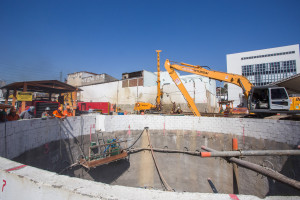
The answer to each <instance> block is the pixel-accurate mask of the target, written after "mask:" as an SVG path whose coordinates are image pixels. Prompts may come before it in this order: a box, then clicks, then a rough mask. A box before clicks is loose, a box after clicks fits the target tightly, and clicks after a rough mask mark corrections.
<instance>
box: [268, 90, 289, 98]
mask: <svg viewBox="0 0 300 200" xmlns="http://www.w3.org/2000/svg"><path fill="white" fill-rule="evenodd" d="M271 98H272V99H288V96H287V93H286V91H285V89H284V88H276V89H271Z"/></svg>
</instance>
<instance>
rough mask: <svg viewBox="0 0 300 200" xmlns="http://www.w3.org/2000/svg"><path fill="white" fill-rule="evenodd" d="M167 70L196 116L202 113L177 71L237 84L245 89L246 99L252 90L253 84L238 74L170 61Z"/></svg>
mask: <svg viewBox="0 0 300 200" xmlns="http://www.w3.org/2000/svg"><path fill="white" fill-rule="evenodd" d="M165 68H166V70H167V71H168V73H169V74H170V76H171V78H172V79H173V81H174V82H175V84H176V85H177V87H178V89H179V90H180V91H181V93H182V95H183V96H184V98H185V99H186V101H187V102H188V106H189V108H190V109H191V110H192V112H193V113H194V115H196V116H200V113H199V111H198V109H197V107H196V105H195V102H194V100H193V99H192V98H191V96H190V95H189V93H188V92H187V90H186V88H185V87H184V85H183V83H182V81H181V80H180V78H179V76H178V75H177V73H176V72H175V69H176V70H179V71H183V72H188V73H192V74H198V75H201V76H205V77H208V78H211V79H214V80H218V81H224V82H227V83H232V84H235V85H237V86H239V87H241V88H242V89H243V93H244V95H245V97H246V98H248V95H249V92H250V90H251V87H252V84H251V83H250V81H249V80H248V79H247V78H245V77H244V76H241V75H237V74H230V73H225V72H218V71H213V70H208V69H205V68H203V67H201V66H195V65H190V64H186V63H180V64H176V63H172V64H171V63H170V61H169V60H166V62H165Z"/></svg>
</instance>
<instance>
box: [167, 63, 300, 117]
mask: <svg viewBox="0 0 300 200" xmlns="http://www.w3.org/2000/svg"><path fill="white" fill-rule="evenodd" d="M165 68H166V70H167V71H168V73H169V74H170V77H171V78H172V80H173V81H174V83H175V84H176V85H177V87H178V89H179V90H180V91H181V93H182V95H183V96H184V98H185V99H186V101H187V103H188V107H189V108H190V110H191V111H192V112H193V114H194V115H195V116H200V112H199V111H198V109H197V107H196V104H195V102H194V100H193V99H192V98H191V96H190V95H189V93H188V91H187V90H186V88H185V86H184V85H183V83H182V81H181V79H180V78H179V76H178V75H177V73H176V71H175V70H179V71H183V72H188V73H192V74H197V75H201V76H205V77H208V78H211V79H214V80H218V81H224V82H227V83H232V84H234V85H237V86H239V87H241V88H242V90H243V93H244V96H245V98H246V99H247V100H248V109H249V113H255V114H256V115H259V116H268V115H273V114H277V113H287V114H295V112H294V111H290V110H289V108H290V100H289V97H288V93H287V91H286V89H285V88H284V87H276V86H260V87H256V86H253V85H252V84H251V83H250V81H249V80H248V79H247V78H246V77H244V76H242V75H237V74H230V73H225V72H219V71H213V70H209V69H206V68H204V67H201V66H198V65H190V64H186V63H176V62H170V61H169V60H166V62H165ZM296 112H297V113H299V111H296Z"/></svg>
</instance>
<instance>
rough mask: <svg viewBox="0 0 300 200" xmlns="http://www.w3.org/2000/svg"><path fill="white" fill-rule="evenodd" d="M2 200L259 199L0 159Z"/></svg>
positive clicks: (269, 198) (273, 198) (0, 195)
mask: <svg viewBox="0 0 300 200" xmlns="http://www.w3.org/2000/svg"><path fill="white" fill-rule="evenodd" d="M0 163H1V164H0V181H1V188H2V191H0V199H1V200H5V199H31V200H35V199H36V200H40V199H45V200H52V199H56V200H66V199H74V200H77V199H78V200H79V199H80V200H90V199H105V200H119V199H131V200H141V199H143V200H153V199H157V200H159V199H162V200H173V199H183V200H185V199H186V200H190V199H195V200H196V199H202V200H211V199H217V200H232V199H240V200H259V199H260V198H258V197H255V196H250V195H230V194H203V193H187V192H185V193H181V192H180V193H179V192H164V191H158V190H145V189H141V188H131V187H124V186H116V185H114V186H112V185H108V184H103V183H99V182H94V181H88V180H83V179H79V178H71V177H68V176H62V175H58V174H56V173H52V172H48V171H45V170H41V169H37V168H34V167H30V166H25V167H23V168H21V169H18V170H14V171H10V172H7V171H6V170H7V169H11V168H15V167H18V166H20V165H21V164H20V163H17V162H13V161H10V160H7V159H5V158H1V157H0ZM297 198H298V197H267V198H266V200H276V199H278V200H279V199H289V200H294V199H295V200H296V199H297Z"/></svg>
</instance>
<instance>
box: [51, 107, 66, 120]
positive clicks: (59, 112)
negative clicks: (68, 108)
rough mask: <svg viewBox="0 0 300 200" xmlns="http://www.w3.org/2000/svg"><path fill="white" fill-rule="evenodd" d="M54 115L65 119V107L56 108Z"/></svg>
mask: <svg viewBox="0 0 300 200" xmlns="http://www.w3.org/2000/svg"><path fill="white" fill-rule="evenodd" d="M53 116H54V117H56V118H60V119H64V118H65V116H64V115H63V108H62V107H59V108H58V109H57V110H54V112H53Z"/></svg>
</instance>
